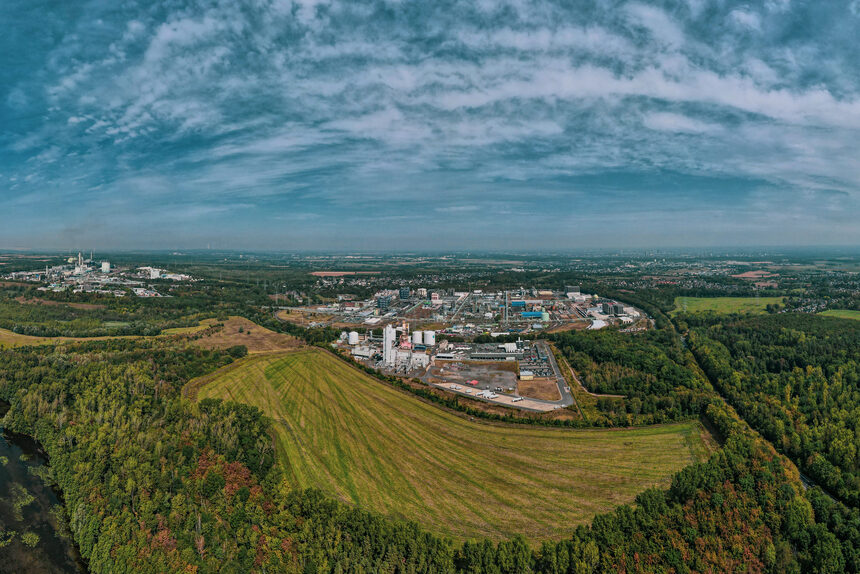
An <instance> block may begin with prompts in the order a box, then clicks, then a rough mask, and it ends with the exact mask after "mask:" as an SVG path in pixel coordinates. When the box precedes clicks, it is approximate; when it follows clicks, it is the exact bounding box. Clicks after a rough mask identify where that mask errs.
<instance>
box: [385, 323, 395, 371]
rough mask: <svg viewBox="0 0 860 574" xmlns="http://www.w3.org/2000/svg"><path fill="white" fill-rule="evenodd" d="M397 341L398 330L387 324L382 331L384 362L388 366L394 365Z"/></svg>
mask: <svg viewBox="0 0 860 574" xmlns="http://www.w3.org/2000/svg"><path fill="white" fill-rule="evenodd" d="M396 341H397V331H396V330H395V329H394V327H392V326H391V325H386V326H385V329H383V331H382V362H383V363H385V365H386V366H391V365H394V344H395V342H396Z"/></svg>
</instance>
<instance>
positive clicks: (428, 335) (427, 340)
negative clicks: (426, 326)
mask: <svg viewBox="0 0 860 574" xmlns="http://www.w3.org/2000/svg"><path fill="white" fill-rule="evenodd" d="M424 344H425V345H427V346H428V347H432V346H434V345H435V344H436V331H424Z"/></svg>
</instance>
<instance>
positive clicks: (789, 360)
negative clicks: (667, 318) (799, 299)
mask: <svg viewBox="0 0 860 574" xmlns="http://www.w3.org/2000/svg"><path fill="white" fill-rule="evenodd" d="M685 321H686V322H687V324H688V325H690V326H691V327H692V333H691V335H690V343H691V346H692V348H693V349H694V351H695V353H696V356H697V357H698V358H699V362H700V363H701V365H702V367H703V368H704V369H705V371H706V372H707V373H708V375H709V376H710V377H711V379H712V380H713V381H714V382H715V383H716V384H717V385H718V386H719V388H720V391H721V392H722V393H723V394H724V395H725V396H726V398H727V399H728V400H729V401H730V402H731V403H732V404H733V405H735V406H736V408H737V409H738V411H739V412H740V413H741V414H742V416H743V417H744V418H745V419H746V420H747V421H748V422H749V423H750V424H751V425H752V426H753V427H755V428H756V429H758V430H759V431H760V432H761V433H762V434H763V435H764V436H765V437H767V438H768V439H769V440H770V441H772V442H773V443H774V445H776V447H777V448H778V449H779V450H780V451H782V452H784V453H786V454H787V455H788V456H789V457H791V458H792V459H793V460H794V461H795V462H796V463H797V464H798V465H799V466H800V467H801V469H802V470H803V471H804V472H805V473H807V474H808V475H809V476H810V477H811V478H812V479H813V480H815V481H816V482H817V483H819V484H820V485H822V486H823V487H824V488H826V489H827V490H828V491H830V492H831V493H833V494H834V495H836V496H838V497H839V498H840V499H842V500H844V501H845V502H847V503H849V504H851V505H852V506H857V505H858V503H860V325H858V323H857V322H854V321H848V320H840V319H831V318H826V317H819V316H813V315H806V314H780V315H774V316H764V317H754V318H743V319H737V320H734V321H717V320H715V319H713V318H708V317H702V318H695V317H685Z"/></svg>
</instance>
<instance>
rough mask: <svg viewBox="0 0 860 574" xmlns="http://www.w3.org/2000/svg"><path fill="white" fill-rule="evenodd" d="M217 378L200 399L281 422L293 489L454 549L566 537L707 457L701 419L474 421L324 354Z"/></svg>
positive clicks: (276, 357)
mask: <svg viewBox="0 0 860 574" xmlns="http://www.w3.org/2000/svg"><path fill="white" fill-rule="evenodd" d="M207 379H208V380H207V384H205V385H203V386H202V387H201V386H199V385H198V386H197V390H198V395H197V397H198V398H199V399H204V398H223V399H229V400H235V401H238V402H243V403H247V404H251V405H255V406H257V407H259V408H260V409H262V410H263V412H265V413H266V414H267V415H268V416H270V417H271V418H272V419H273V421H274V426H275V429H276V437H275V438H276V450H277V458H278V460H279V461H280V462H281V464H283V466H284V470H285V473H286V476H287V477H288V480H289V482H290V483H291V484H292V485H294V486H297V487H315V488H319V489H321V490H323V491H324V492H326V493H327V494H329V495H331V496H334V497H337V498H339V499H341V500H344V501H347V502H350V503H353V504H357V505H359V506H361V507H363V508H366V509H371V510H374V511H378V512H381V513H384V514H387V515H391V516H396V517H401V518H405V519H410V520H415V521H417V522H419V523H420V524H422V526H424V527H425V528H427V529H429V530H430V531H433V532H436V533H439V534H445V535H449V536H452V537H454V538H455V539H458V540H462V539H466V538H472V537H483V536H486V537H489V538H492V539H496V540H498V539H502V538H507V537H509V536H513V535H514V534H518V533H519V534H524V535H525V536H526V537H527V538H529V539H531V540H540V539H546V538H552V539H561V538H563V537H565V536H567V535H568V534H569V533H570V532H571V530H572V529H573V528H574V527H575V526H576V525H578V524H583V523H586V522H588V521H589V520H590V519H591V518H592V517H593V516H594V515H595V514H597V513H600V512H605V511H607V510H610V509H611V508H613V507H614V506H616V505H618V504H621V503H625V502H630V501H632V500H633V498H634V497H635V495H636V494H637V493H639V492H641V491H643V490H645V489H646V488H648V487H650V486H655V485H656V486H666V485H668V483H669V480H670V478H671V476H672V474H673V473H674V472H676V471H678V470H680V469H681V468H683V467H685V466H687V465H689V464H691V463H692V462H694V461H696V460H699V459H701V458H702V457H704V456H706V452H707V450H708V449H707V448H706V447H705V444H704V442H703V440H702V434H701V433H702V432H704V431H703V430H702V429H701V426H700V425H699V424H698V423H684V424H674V425H664V426H655V427H649V428H639V429H624V430H609V429H595V430H592V429H588V430H571V429H554V428H543V427H509V426H503V425H491V424H486V423H481V422H473V421H469V420H467V419H465V418H462V417H460V416H457V415H456V414H453V413H450V412H448V411H445V410H443V409H440V408H439V407H437V406H435V405H431V404H428V403H425V402H423V401H421V400H419V399H417V398H416V397H414V396H411V395H409V394H406V393H404V392H402V391H399V390H397V389H395V388H393V387H389V386H388V385H386V384H384V383H381V382H379V381H376V380H374V379H373V378H371V377H369V376H368V375H366V374H364V373H362V372H361V371H359V370H357V369H354V368H353V367H351V366H350V365H348V364H346V363H344V362H342V361H341V360H339V359H338V358H336V357H334V356H332V355H330V354H328V353H326V352H324V351H321V350H317V349H307V348H305V349H303V350H299V351H293V352H289V353H284V354H269V355H262V356H254V357H247V358H246V359H244V360H243V361H242V362H241V364H240V365H238V366H237V365H231V366H228V367H226V368H225V369H223V370H221V371H219V372H218V373H216V374H215V376H212V375H210V376H208V377H207ZM189 385H195V381H192V382H191V383H189Z"/></svg>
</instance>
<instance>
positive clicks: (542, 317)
mask: <svg viewBox="0 0 860 574" xmlns="http://www.w3.org/2000/svg"><path fill="white" fill-rule="evenodd" d="M540 320H541V321H549V313H547V312H546V311H544V312H543V313H541V314H540Z"/></svg>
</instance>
